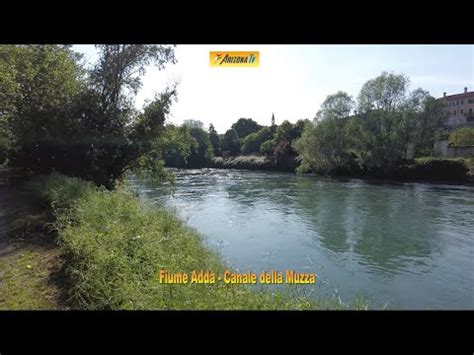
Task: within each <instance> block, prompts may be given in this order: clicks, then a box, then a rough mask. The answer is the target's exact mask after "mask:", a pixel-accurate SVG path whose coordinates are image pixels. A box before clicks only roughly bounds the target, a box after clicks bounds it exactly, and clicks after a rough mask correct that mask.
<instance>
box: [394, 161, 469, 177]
mask: <svg viewBox="0 0 474 355" xmlns="http://www.w3.org/2000/svg"><path fill="white" fill-rule="evenodd" d="M468 173H469V163H468V161H467V160H465V159H463V158H455V159H440V158H431V157H425V158H418V159H416V160H415V161H414V163H412V164H408V165H405V166H401V167H400V169H399V170H398V171H397V173H396V177H402V178H406V179H422V180H435V181H461V180H466V179H468Z"/></svg>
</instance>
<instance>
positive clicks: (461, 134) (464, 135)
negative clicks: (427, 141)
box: [449, 127, 474, 146]
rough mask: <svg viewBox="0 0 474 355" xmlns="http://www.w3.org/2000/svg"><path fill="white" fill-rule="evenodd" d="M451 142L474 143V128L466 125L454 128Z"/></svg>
mask: <svg viewBox="0 0 474 355" xmlns="http://www.w3.org/2000/svg"><path fill="white" fill-rule="evenodd" d="M449 143H451V144H452V145H458V146H470V145H474V128H471V127H464V128H458V129H456V130H454V131H453V132H452V133H451V134H450V135H449Z"/></svg>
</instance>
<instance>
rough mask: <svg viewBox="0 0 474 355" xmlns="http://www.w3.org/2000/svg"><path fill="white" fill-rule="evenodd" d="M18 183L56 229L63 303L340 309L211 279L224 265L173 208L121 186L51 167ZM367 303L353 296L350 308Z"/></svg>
mask: <svg viewBox="0 0 474 355" xmlns="http://www.w3.org/2000/svg"><path fill="white" fill-rule="evenodd" d="M26 189H27V191H29V193H30V194H31V196H34V197H35V198H36V199H37V201H38V203H40V204H42V205H43V206H44V207H45V208H46V209H47V211H48V215H49V216H50V218H51V220H49V221H47V223H52V226H53V227H54V230H55V233H56V245H57V247H56V248H57V250H58V252H59V254H60V257H61V259H62V263H63V267H62V273H63V278H64V282H63V285H62V286H63V287H64V289H63V292H64V293H65V295H66V297H65V298H66V299H67V307H68V308H69V309H84V310H121V309H155V310H166V309H219V310H232V309H243V310H247V309H340V308H345V307H346V306H343V305H341V304H339V303H338V302H337V300H333V299H327V300H319V301H318V300H310V299H307V298H304V297H299V296H295V295H293V294H292V292H291V290H282V291H281V292H280V291H277V292H275V291H272V292H267V290H258V289H255V288H251V287H249V285H246V284H245V283H230V282H229V283H226V282H223V281H219V280H218V275H224V273H225V272H226V270H227V271H229V270H231V268H229V266H227V265H225V263H224V262H223V261H222V260H221V259H220V257H219V255H218V254H217V253H216V252H214V251H212V250H210V249H208V248H207V247H205V246H204V244H203V241H202V238H201V236H200V235H199V234H198V233H197V232H195V231H194V230H193V229H191V228H190V227H188V226H186V225H185V224H184V223H183V222H182V221H181V220H180V219H179V218H178V217H177V216H176V215H175V214H174V213H172V212H170V211H167V210H165V209H163V208H161V207H157V206H156V205H153V206H152V205H151V204H149V203H148V202H147V201H143V200H140V199H138V198H137V197H136V196H135V195H134V194H133V193H132V192H130V191H129V190H128V189H127V188H126V187H124V186H120V187H118V188H117V189H116V190H114V191H109V190H106V189H104V188H98V187H96V186H94V185H93V184H92V183H90V182H86V181H84V180H81V179H79V178H73V177H66V176H64V175H60V174H57V173H53V174H51V175H48V176H40V177H35V178H33V179H32V180H31V181H29V182H28V183H27V187H26ZM44 222H45V223H46V220H45V221H44ZM200 271H202V272H200ZM185 275H186V276H185ZM188 275H189V279H187V277H188ZM193 278H194V281H195V282H184V280H186V281H191V280H193ZM367 306H368V305H367V304H366V303H363V302H361V301H357V303H356V302H354V304H351V306H350V307H351V308H356V309H366V308H367Z"/></svg>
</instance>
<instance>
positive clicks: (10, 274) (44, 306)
mask: <svg viewBox="0 0 474 355" xmlns="http://www.w3.org/2000/svg"><path fill="white" fill-rule="evenodd" d="M57 263H58V253H57V251H54V250H43V249H38V248H26V249H23V248H22V249H21V250H17V251H15V252H13V253H11V254H10V255H8V256H5V257H2V258H0V310H50V309H58V308H60V306H59V305H58V299H59V294H60V291H59V289H58V288H57V287H55V286H54V284H53V283H52V281H51V280H50V278H51V268H54V266H55V265H57Z"/></svg>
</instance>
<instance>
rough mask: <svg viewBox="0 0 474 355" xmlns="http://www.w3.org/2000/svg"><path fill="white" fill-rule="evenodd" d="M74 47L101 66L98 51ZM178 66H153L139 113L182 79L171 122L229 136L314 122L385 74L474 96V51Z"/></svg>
mask: <svg viewBox="0 0 474 355" xmlns="http://www.w3.org/2000/svg"><path fill="white" fill-rule="evenodd" d="M74 49H75V50H76V51H78V52H81V53H83V54H84V56H85V59H86V60H87V61H88V62H90V63H93V62H94V61H95V60H97V57H98V55H97V51H96V49H95V47H94V46H92V45H76V46H74ZM209 51H260V66H259V67H256V68H252V67H249V68H245V67H237V68H235V67H234V68H232V67H225V68H222V67H221V68H216V67H210V65H209ZM175 56H176V58H177V61H178V62H177V63H176V64H170V65H168V66H167V67H166V68H165V69H164V70H162V71H159V70H158V69H157V68H156V67H152V66H150V67H149V68H148V69H147V72H146V74H145V76H144V77H143V78H142V83H143V85H142V88H141V90H140V91H139V93H138V95H137V97H136V106H137V108H139V109H140V108H142V107H143V105H144V103H145V102H146V100H151V99H153V97H154V94H155V93H159V92H160V91H163V89H164V88H165V87H166V86H167V85H168V84H171V83H173V82H175V81H177V82H178V101H177V102H175V103H174V104H173V106H172V109H171V113H170V116H169V117H168V122H172V123H175V124H181V123H182V122H183V121H184V120H186V119H195V120H200V121H202V122H203V123H204V125H205V127H208V126H209V124H210V123H212V124H213V125H214V126H215V128H216V130H217V131H218V132H219V133H225V131H226V130H227V129H229V128H230V126H231V125H232V123H234V122H235V121H237V120H238V119H239V118H241V117H245V118H252V119H254V120H255V121H257V122H258V123H260V124H262V125H270V123H271V117H272V113H274V114H275V121H276V124H280V123H281V122H283V121H284V120H289V121H290V122H296V121H297V120H298V119H304V118H310V119H312V118H313V117H314V116H315V114H316V112H317V111H318V110H319V106H320V105H321V103H322V102H323V101H324V99H325V98H326V97H327V96H328V95H330V94H334V93H336V92H337V91H339V90H342V91H345V92H347V93H348V94H349V95H351V96H352V97H353V98H354V99H356V98H357V95H358V93H359V91H360V89H361V87H362V85H363V84H364V83H365V82H367V81H368V80H370V79H373V78H375V77H377V76H378V75H380V74H381V73H382V72H383V71H387V72H392V73H395V74H400V73H403V74H405V75H407V76H408V77H409V78H410V87H409V90H410V91H411V90H414V89H416V88H418V87H421V88H423V89H425V90H428V91H429V92H430V94H431V95H433V96H434V97H441V96H443V92H447V93H448V95H450V94H455V93H460V92H463V91H464V87H468V91H473V90H474V46H473V45H460V46H459V45H457V46H455V45H406V46H403V45H177V46H176V48H175Z"/></svg>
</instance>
